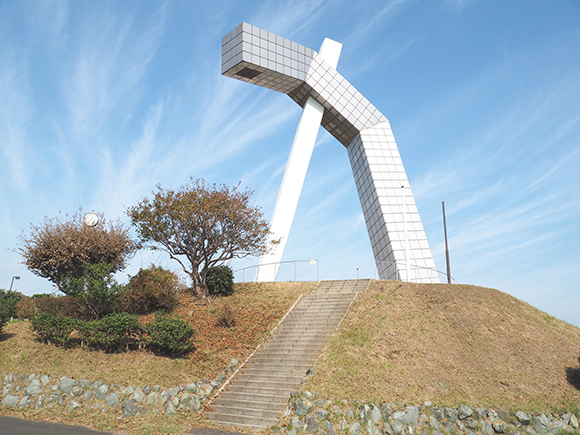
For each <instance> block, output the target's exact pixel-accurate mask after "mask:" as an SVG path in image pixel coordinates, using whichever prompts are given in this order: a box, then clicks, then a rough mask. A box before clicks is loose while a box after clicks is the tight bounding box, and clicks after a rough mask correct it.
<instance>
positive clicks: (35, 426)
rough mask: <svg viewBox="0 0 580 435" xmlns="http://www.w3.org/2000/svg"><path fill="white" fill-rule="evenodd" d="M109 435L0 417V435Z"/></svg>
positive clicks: (74, 427)
mask: <svg viewBox="0 0 580 435" xmlns="http://www.w3.org/2000/svg"><path fill="white" fill-rule="evenodd" d="M106 434H108V435H111V432H100V431H96V430H91V429H87V428H86V427H81V426H71V425H69V424H62V423H48V422H44V421H30V420H23V419H21V418H15V417H4V416H0V435H106Z"/></svg>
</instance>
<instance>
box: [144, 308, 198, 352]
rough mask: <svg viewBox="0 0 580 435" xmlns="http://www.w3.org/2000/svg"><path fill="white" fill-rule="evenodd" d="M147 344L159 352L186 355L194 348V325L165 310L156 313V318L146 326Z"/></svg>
mask: <svg viewBox="0 0 580 435" xmlns="http://www.w3.org/2000/svg"><path fill="white" fill-rule="evenodd" d="M145 331H146V332H147V334H148V335H149V337H148V338H147V344H148V345H149V346H150V347H151V348H152V349H153V350H156V351H157V352H159V353H167V354H170V355H184V354H186V353H188V352H190V351H191V350H193V349H194V346H193V342H192V341H191V339H192V338H193V336H194V334H195V330H194V329H193V326H191V325H190V324H189V323H187V322H185V321H184V320H181V319H179V318H175V317H171V316H168V315H167V314H165V313H164V312H157V313H155V320H154V321H153V322H151V323H149V324H147V325H146V326H145Z"/></svg>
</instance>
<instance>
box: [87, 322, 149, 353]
mask: <svg viewBox="0 0 580 435" xmlns="http://www.w3.org/2000/svg"><path fill="white" fill-rule="evenodd" d="M79 332H80V339H81V341H82V342H83V343H84V344H85V345H87V346H88V347H91V348H95V349H100V350H105V351H107V352H118V351H121V350H128V349H129V347H130V346H135V345H136V344H137V343H138V342H139V341H140V339H141V325H140V324H139V318H138V317H137V316H136V315H135V314H127V313H114V314H109V315H108V316H105V317H103V318H102V319H99V320H96V321H92V322H82V324H81V325H80V328H79Z"/></svg>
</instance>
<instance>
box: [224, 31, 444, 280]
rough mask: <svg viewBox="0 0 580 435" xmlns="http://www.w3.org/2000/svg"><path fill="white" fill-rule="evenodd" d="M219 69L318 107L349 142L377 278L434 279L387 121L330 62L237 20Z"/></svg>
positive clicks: (329, 125)
mask: <svg viewBox="0 0 580 435" xmlns="http://www.w3.org/2000/svg"><path fill="white" fill-rule="evenodd" d="M321 51H322V50H321ZM336 61H338V57H336ZM334 65H336V63H334ZM222 74H223V75H225V76H228V77H232V78H235V79H238V80H242V81H245V82H249V83H252V84H255V85H258V86H262V87H265V88H269V89H273V90H275V91H278V92H282V93H284V94H287V95H288V96H290V97H291V98H292V99H293V100H294V101H296V102H297V103H298V104H299V105H300V106H301V107H306V109H307V108H308V106H309V105H311V104H313V103H314V102H315V103H316V107H322V109H323V114H322V120H321V125H322V126H323V127H324V128H325V129H326V130H327V131H328V132H329V133H330V134H332V135H333V136H334V137H335V138H336V139H337V140H338V141H339V142H340V143H341V144H343V145H344V146H345V147H346V149H347V152H348V155H349V159H350V163H351V166H352V170H353V174H354V179H355V184H356V187H357V191H358V194H359V198H360V202H361V206H362V210H363V215H364V217H365V222H366V225H367V230H368V233H369V237H370V241H371V246H372V250H373V254H374V257H375V263H376V266H377V269H378V271H379V276H380V278H381V279H400V280H404V281H415V282H439V279H438V276H437V272H436V270H435V263H434V262H433V257H432V255H431V250H430V249H429V244H428V242H427V238H426V236H425V232H424V230H423V225H422V223H421V219H420V217H419V212H418V211H417V207H416V205H415V200H414V198H413V194H412V192H411V188H410V186H409V182H408V180H407V175H406V173H405V168H404V166H403V162H402V160H401V157H400V155H399V151H398V148H397V144H396V143H395V138H394V136H393V133H392V131H391V126H390V124H389V121H388V120H387V118H386V117H385V116H384V115H383V114H382V113H380V112H379V111H378V110H377V109H376V108H375V107H374V106H373V105H372V104H371V103H370V102H369V101H368V100H367V99H366V98H365V97H363V96H362V94H361V93H360V92H358V91H357V90H356V89H355V88H354V87H353V86H352V85H351V84H350V83H349V82H348V81H347V80H346V79H344V78H343V77H342V76H341V75H340V74H339V73H338V72H337V71H336V68H335V67H334V66H333V65H331V64H330V63H329V62H327V61H326V60H325V58H324V57H323V56H322V55H321V54H319V53H317V52H316V51H314V50H312V49H310V48H307V47H304V46H302V45H299V44H297V43H295V42H292V41H290V40H288V39H285V38H282V37H280V36H278V35H275V34H273V33H270V32H267V31H265V30H263V29H260V28H258V27H255V26H252V25H250V24H247V23H242V24H240V25H239V26H238V27H236V28H235V29H234V30H232V31H231V32H230V33H228V34H227V35H226V36H225V37H224V38H223V39H222ZM308 101H310V103H308V104H307V102H308ZM303 116H304V114H303ZM314 124H316V122H314ZM309 158H310V157H309V156H308V160H309ZM306 165H308V162H306ZM285 176H286V175H285ZM298 194H299V192H298ZM279 200H280V195H279ZM292 216H293V214H292ZM290 224H291V220H290ZM284 231H286V230H284ZM287 231H288V232H289V227H288V228H287ZM276 236H278V237H281V238H282V239H287V237H288V233H286V234H280V233H278V234H276ZM278 254H279V256H280V258H281V255H282V253H281V252H279V253H278ZM258 278H259V277H258ZM269 278H275V273H274V274H273V277H272V276H270V277H269Z"/></svg>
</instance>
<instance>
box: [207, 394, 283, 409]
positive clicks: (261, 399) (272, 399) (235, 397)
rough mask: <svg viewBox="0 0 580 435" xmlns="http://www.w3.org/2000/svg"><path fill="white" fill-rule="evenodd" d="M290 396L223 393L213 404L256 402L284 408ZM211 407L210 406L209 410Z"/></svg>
mask: <svg viewBox="0 0 580 435" xmlns="http://www.w3.org/2000/svg"><path fill="white" fill-rule="evenodd" d="M289 399H290V396H288V397H286V396H272V395H270V394H253V393H245V392H242V391H239V392H236V393H232V392H224V395H223V396H222V395H221V394H220V395H219V396H218V397H216V399H215V400H214V403H215V404H219V405H221V404H222V403H226V402H228V401H232V402H240V403H242V404H243V403H248V402H257V403H269V404H270V405H276V406H280V405H283V406H286V405H288V400H289ZM212 406H213V405H210V406H209V407H210V408H211V407H212Z"/></svg>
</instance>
